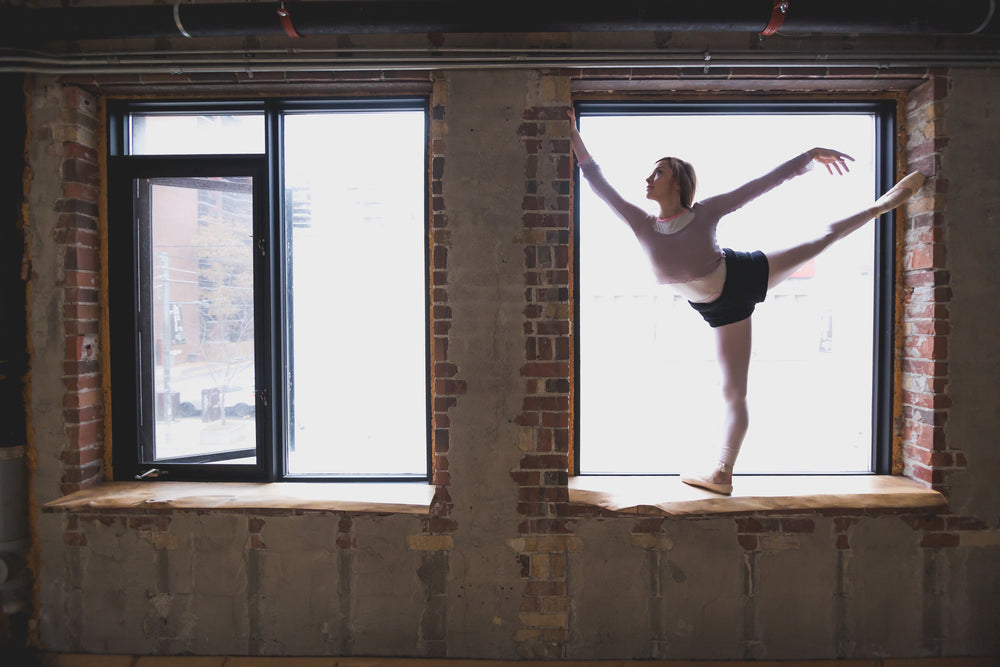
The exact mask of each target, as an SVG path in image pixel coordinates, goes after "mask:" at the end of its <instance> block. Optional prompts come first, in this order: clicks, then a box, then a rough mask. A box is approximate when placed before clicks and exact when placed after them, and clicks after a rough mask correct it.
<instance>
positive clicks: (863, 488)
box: [569, 475, 947, 516]
mask: <svg viewBox="0 0 1000 667" xmlns="http://www.w3.org/2000/svg"><path fill="white" fill-rule="evenodd" d="M569 499H570V502H572V503H580V504H586V505H594V506H597V507H601V508H603V509H606V510H611V511H613V512H620V513H625V514H647V515H650V514H651V515H661V516H685V515H699V514H708V515H713V514H745V513H750V512H768V511H779V512H788V511H795V510H801V511H818V510H838V509H847V510H855V509H856V510H879V509H883V510H905V509H935V508H941V507H944V506H945V505H946V504H947V501H946V500H945V497H944V496H943V495H942V494H941V493H939V492H937V491H934V490H933V489H930V488H927V487H926V486H923V485H921V484H919V483H917V482H914V481H912V480H909V479H906V478H905V477H896V476H890V475H760V476H756V475H748V476H741V475H736V476H735V477H734V479H733V495H731V496H723V495H719V494H717V493H712V492H711V491H705V490H703V489H698V488H695V487H692V486H688V485H687V484H684V483H683V482H681V481H680V478H679V477H676V476H673V477H651V476H641V475H639V476H579V477H571V478H570V480H569Z"/></svg>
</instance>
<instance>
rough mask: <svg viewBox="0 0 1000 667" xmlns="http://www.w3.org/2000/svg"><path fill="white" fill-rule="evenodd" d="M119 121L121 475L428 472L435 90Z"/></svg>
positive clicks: (221, 107)
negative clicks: (430, 145)
mask: <svg viewBox="0 0 1000 667" xmlns="http://www.w3.org/2000/svg"><path fill="white" fill-rule="evenodd" d="M110 121H111V122H110V123H109V128H110V137H109V146H110V149H111V150H110V152H111V158H110V161H109V174H110V189H109V203H110V205H109V237H110V242H109V256H110V257H109V259H110V262H109V278H110V285H111V295H110V312H111V349H112V359H111V376H112V379H111V382H112V398H113V403H112V408H113V436H114V463H115V475H116V477H117V478H119V479H131V478H132V477H134V476H136V475H143V474H147V473H148V476H154V475H155V476H165V479H204V480H226V479H238V480H312V479H326V480H330V479H352V480H355V479H379V480H390V479H401V480H410V479H412V480H426V479H427V478H428V461H429V456H428V446H429V445H428V442H429V438H428V429H429V420H428V415H429V411H428V405H429V387H428V372H427V359H428V354H427V345H428V323H427V269H426V266H427V263H426V262H427V260H426V257H427V250H426V248H427V239H428V234H427V222H426V217H427V216H426V210H427V206H426V195H425V192H426V189H427V181H426V179H427V167H426V164H427V147H426V143H427V142H426V136H427V102H426V100H423V99H386V100H364V101H312V100H311V101H271V100H268V101H260V102H247V103H239V102H198V103H186V104H181V103H175V104H166V103H138V102H131V103H126V102H123V103H118V104H116V105H112V107H111V113H110ZM386 406H391V412H392V419H386V418H385V414H386ZM150 470H153V471H154V472H153V473H149V471H150Z"/></svg>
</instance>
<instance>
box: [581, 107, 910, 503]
mask: <svg viewBox="0 0 1000 667" xmlns="http://www.w3.org/2000/svg"><path fill="white" fill-rule="evenodd" d="M568 114H569V117H570V126H571V135H570V136H571V139H572V145H573V151H574V153H575V154H576V158H577V162H578V164H579V166H580V170H581V171H582V172H583V175H584V176H585V177H586V179H587V181H588V183H589V184H590V186H591V188H592V189H593V190H594V192H595V193H596V194H597V195H598V196H599V197H600V198H601V199H602V200H603V201H604V202H605V203H607V204H608V205H609V206H610V207H611V209H612V210H613V211H614V212H615V213H616V214H617V215H618V217H620V218H621V219H622V220H623V221H624V222H625V223H626V224H628V225H629V227H630V228H631V229H632V232H633V233H634V234H635V237H636V239H637V240H638V242H639V245H640V246H641V247H642V248H643V250H644V251H645V252H646V254H647V255H648V256H649V259H650V262H651V264H652V268H653V273H654V275H655V277H656V280H657V282H659V283H660V284H669V285H670V286H671V287H672V288H673V289H674V290H675V291H677V293H679V294H680V295H681V296H683V297H685V298H686V299H688V301H689V302H690V304H691V306H692V307H693V308H694V309H695V310H697V311H698V312H699V313H700V314H701V316H702V317H703V318H704V319H705V321H706V322H708V324H709V325H710V326H711V327H712V329H713V331H715V335H716V352H717V356H718V359H719V364H720V366H721V370H722V387H723V398H724V401H725V425H724V426H725V440H724V442H723V443H722V449H721V451H720V454H719V462H718V464H717V465H716V467H715V469H713V470H711V471H709V472H708V473H705V474H698V475H687V476H683V477H682V478H681V479H682V481H684V482H685V483H687V484H691V485H693V486H698V487H701V488H704V489H708V490H710V491H714V492H716V493H721V494H725V495H729V494H730V493H732V490H733V465H734V464H735V462H736V457H737V456H738V454H739V451H740V446H741V445H742V444H743V439H744V437H745V436H746V432H747V427H748V426H749V415H748V412H747V400H746V394H747V377H748V374H749V369H750V341H751V336H750V332H751V327H750V316H751V315H752V313H753V311H754V308H755V306H756V304H758V303H760V302H761V301H763V300H764V297H765V295H766V294H767V291H768V290H769V289H771V288H772V287H774V286H775V285H777V284H779V283H780V282H782V281H783V280H785V279H786V278H788V277H789V276H790V275H792V274H793V273H795V271H797V270H798V269H799V268H800V267H801V266H802V265H803V264H805V263H806V262H808V261H809V260H810V259H812V258H814V257H816V256H817V255H818V254H819V253H821V252H822V251H823V250H825V249H826V248H828V247H830V245H832V244H833V243H835V242H836V241H838V240H840V239H842V238H844V237H845V236H847V235H848V234H850V233H851V232H853V231H855V230H857V229H859V228H860V227H862V226H864V225H865V224H866V223H867V222H869V221H870V220H873V219H875V218H877V217H878V216H880V215H882V214H883V213H886V212H887V211H890V210H892V209H894V208H896V207H897V206H899V205H900V204H902V203H903V202H905V201H906V200H907V199H909V198H910V197H911V196H913V194H914V193H916V191H917V190H918V189H919V188H920V186H921V185H922V184H923V182H924V177H923V176H922V175H921V174H919V173H913V174H910V175H908V176H906V177H905V178H904V179H903V180H901V181H900V182H899V183H897V184H896V186H895V187H893V188H892V189H891V190H889V192H887V193H886V194H884V195H883V196H882V197H880V198H879V199H878V200H877V201H876V202H875V203H874V204H872V206H870V207H868V208H866V209H864V210H862V211H859V212H858V213H855V214H854V215H851V216H849V217H847V218H844V219H841V220H837V221H836V222H833V223H831V224H830V225H829V226H828V227H827V229H826V231H825V233H824V234H823V235H822V236H820V237H819V238H816V239H813V240H811V241H809V242H806V243H803V244H799V245H796V246H793V247H790V248H787V249H785V250H781V251H779V252H773V253H770V254H769V255H767V256H765V255H764V253H762V252H760V251H753V252H742V251H736V250H732V249H729V248H720V247H719V245H718V242H717V240H716V228H717V227H718V224H719V220H720V219H721V218H722V217H723V216H725V215H726V214H728V213H731V212H733V211H735V210H737V209H739V208H740V207H742V206H743V205H744V204H746V203H747V202H749V201H751V200H753V199H755V198H757V197H759V196H761V195H763V194H764V193H766V192H768V191H770V190H772V189H774V188H776V187H777V186H779V185H781V184H782V183H784V182H785V181H787V180H789V179H791V178H794V177H795V176H798V175H800V174H802V173H804V172H805V170H806V169H807V167H808V166H809V165H810V163H812V162H817V163H819V164H821V165H824V166H825V167H826V169H827V171H828V172H829V173H830V174H837V175H843V174H846V173H848V171H849V168H848V162H851V161H853V158H851V157H850V156H849V155H846V154H845V153H841V152H839V151H835V150H831V149H827V148H813V149H810V150H808V151H806V152H805V153H802V154H801V155H798V156H796V157H794V158H792V159H791V160H788V161H787V162H785V163H784V164H781V165H779V166H778V167H776V168H775V169H773V170H771V171H770V172H768V173H767V174H764V175H763V176H761V177H759V178H756V179H754V180H752V181H749V182H748V183H746V184H744V185H742V186H740V187H738V188H736V189H735V190H733V191H731V192H727V193H725V194H720V195H716V196H714V197H709V198H708V199H705V200H702V201H695V199H694V193H695V187H696V185H697V179H696V177H695V172H694V168H693V167H692V166H691V165H690V164H688V163H687V162H685V161H683V160H680V159H678V158H674V157H667V158H663V159H661V160H659V161H657V162H656V164H655V166H654V168H653V173H652V174H650V175H649V177H648V178H647V179H646V198H647V199H649V200H651V201H653V202H654V203H655V204H657V205H658V206H659V211H658V214H657V215H651V214H650V213H648V212H646V211H645V210H643V209H642V208H640V207H638V206H636V205H635V204H631V203H629V202H627V201H626V200H625V199H623V198H622V197H621V195H619V194H618V193H617V192H616V191H615V190H614V188H612V187H611V185H610V184H609V183H608V182H607V180H605V178H604V176H603V175H602V174H601V170H600V167H599V166H598V165H597V163H596V162H595V161H594V160H593V159H592V158H591V157H590V154H589V153H588V151H587V149H586V146H585V145H584V143H583V139H582V138H581V136H580V133H579V131H578V130H577V127H576V122H575V118H574V115H573V112H572V111H570V112H568Z"/></svg>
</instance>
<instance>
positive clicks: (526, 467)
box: [511, 100, 579, 658]
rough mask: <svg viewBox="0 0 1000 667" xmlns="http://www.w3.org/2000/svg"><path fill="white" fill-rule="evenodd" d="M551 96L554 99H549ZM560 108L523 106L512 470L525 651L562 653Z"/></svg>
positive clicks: (566, 436) (567, 312) (564, 174)
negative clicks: (518, 404)
mask: <svg viewBox="0 0 1000 667" xmlns="http://www.w3.org/2000/svg"><path fill="white" fill-rule="evenodd" d="M551 101H554V100H551ZM566 109H567V107H565V106H543V107H532V108H528V109H525V110H524V112H523V114H522V123H521V125H520V127H519V128H518V135H519V136H520V137H521V140H522V142H523V144H524V149H525V168H524V188H525V191H524V198H523V200H522V216H521V222H522V225H523V228H524V233H523V239H524V268H525V271H524V283H525V292H524V298H525V307H524V334H525V350H524V365H523V366H522V367H521V376H522V378H523V381H524V401H523V406H522V408H523V409H522V411H521V413H520V414H519V415H518V417H517V423H518V425H519V426H520V438H519V442H518V447H519V448H520V450H521V458H520V461H519V464H518V467H517V468H516V469H515V470H513V471H512V472H511V476H512V477H513V479H514V481H515V482H516V483H517V485H518V504H517V513H518V515H519V516H520V517H521V522H520V526H519V532H520V534H521V537H520V538H518V539H516V540H515V545H516V548H517V551H518V553H519V561H520V563H521V574H522V578H523V579H524V581H525V590H524V597H523V598H522V603H521V614H520V620H521V625H522V628H521V630H520V631H519V632H518V634H517V639H518V643H519V646H520V655H521V657H524V658H559V657H565V642H566V632H567V629H568V627H569V595H568V590H567V587H568V585H567V571H568V567H567V559H568V558H569V553H570V551H571V550H573V549H574V548H578V542H579V541H578V540H574V539H573V538H572V536H571V535H569V533H570V530H569V528H568V521H569V519H568V517H567V515H566V508H567V507H568V500H569V492H568V489H567V483H568V470H570V468H571V467H572V466H571V463H570V455H571V448H572V447H571V443H572V435H571V434H572V422H573V413H572V393H571V385H572V377H573V360H572V337H571V333H572V306H571V301H570V292H571V290H572V280H571V276H572V269H571V266H572V265H571V252H572V217H571V212H570V204H571V201H572V164H571V162H570V159H571V158H570V155H569V152H570V151H569V137H568V132H569V124H568V122H567V120H566Z"/></svg>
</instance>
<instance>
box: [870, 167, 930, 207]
mask: <svg viewBox="0 0 1000 667" xmlns="http://www.w3.org/2000/svg"><path fill="white" fill-rule="evenodd" d="M923 184H924V175H923V174H921V173H920V172H919V171H915V172H913V173H912V174H907V175H906V176H904V177H903V178H902V179H901V180H900V181H899V183H896V184H895V185H894V186H892V187H891V188H889V191H888V192H886V193H885V194H884V195H882V196H881V197H879V198H878V199H876V200H875V208H876V209H878V210H879V211H881V212H883V213H885V212H886V211H891V210H892V209H894V208H896V207H897V206H899V205H900V204H902V203H903V202H905V201H906V200H907V199H909V198H910V197H912V196H913V195H915V194H917V190H919V189H920V188H921V186H923Z"/></svg>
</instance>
